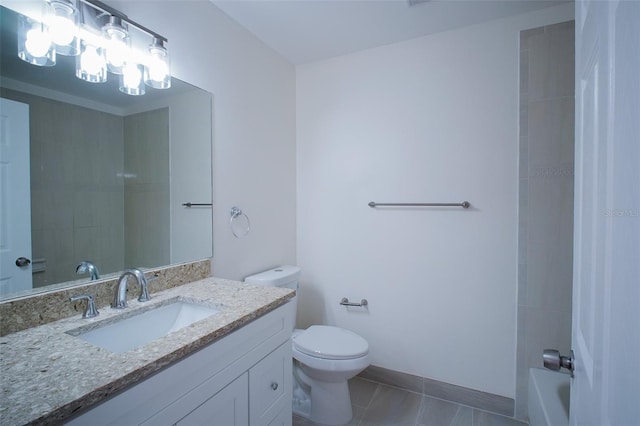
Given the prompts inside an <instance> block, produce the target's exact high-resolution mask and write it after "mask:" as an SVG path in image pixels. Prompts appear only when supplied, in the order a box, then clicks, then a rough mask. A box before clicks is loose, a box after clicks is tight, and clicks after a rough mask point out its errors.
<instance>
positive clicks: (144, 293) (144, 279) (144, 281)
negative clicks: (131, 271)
mask: <svg viewBox="0 0 640 426" xmlns="http://www.w3.org/2000/svg"><path fill="white" fill-rule="evenodd" d="M156 279H158V276H157V275H155V274H154V275H153V276H150V277H148V276H147V275H145V274H144V272H142V273H141V276H140V296H139V297H138V302H148V301H149V300H151V296H149V286H148V284H149V282H150V281H154V280H156Z"/></svg>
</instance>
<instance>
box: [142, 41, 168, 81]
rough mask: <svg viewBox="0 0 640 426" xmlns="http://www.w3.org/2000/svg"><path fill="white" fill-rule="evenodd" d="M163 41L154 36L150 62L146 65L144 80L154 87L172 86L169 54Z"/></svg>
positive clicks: (150, 49)
mask: <svg viewBox="0 0 640 426" xmlns="http://www.w3.org/2000/svg"><path fill="white" fill-rule="evenodd" d="M163 43H164V42H163V40H161V39H159V38H155V37H154V39H153V43H152V44H151V45H150V46H149V58H148V62H147V64H146V66H145V67H144V82H145V83H146V84H147V85H148V86H150V87H153V88H154V89H168V88H170V87H171V70H170V68H169V67H170V64H169V56H168V54H167V49H166V48H165V47H164V45H163Z"/></svg>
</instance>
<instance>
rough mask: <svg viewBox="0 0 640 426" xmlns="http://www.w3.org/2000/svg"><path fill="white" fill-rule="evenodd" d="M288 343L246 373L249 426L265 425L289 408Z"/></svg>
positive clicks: (289, 347)
mask: <svg viewBox="0 0 640 426" xmlns="http://www.w3.org/2000/svg"><path fill="white" fill-rule="evenodd" d="M291 363H292V355H291V340H290V339H289V340H287V342H285V343H284V344H282V345H281V346H280V347H278V348H277V349H276V350H274V351H273V352H271V353H270V354H269V355H267V356H266V357H265V358H264V359H263V360H262V361H261V362H260V363H259V364H257V365H255V366H254V367H252V368H251V369H250V370H249V401H250V409H249V419H250V421H251V425H252V426H257V425H267V424H269V423H270V422H271V420H272V419H273V418H274V417H275V416H276V415H278V413H279V412H280V411H281V409H282V404H281V402H283V401H286V403H287V404H288V405H289V406H290V405H291V392H292V390H291V386H292V383H291V382H292V372H291Z"/></svg>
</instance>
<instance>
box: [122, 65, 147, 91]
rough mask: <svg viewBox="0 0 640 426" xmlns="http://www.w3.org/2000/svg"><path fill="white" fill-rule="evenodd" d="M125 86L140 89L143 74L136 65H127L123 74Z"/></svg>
mask: <svg viewBox="0 0 640 426" xmlns="http://www.w3.org/2000/svg"><path fill="white" fill-rule="evenodd" d="M122 77H123V82H124V85H125V86H127V87H138V86H139V85H140V79H141V78H142V73H141V72H140V69H139V68H138V66H137V65H136V64H127V65H125V67H124V72H123V73H122Z"/></svg>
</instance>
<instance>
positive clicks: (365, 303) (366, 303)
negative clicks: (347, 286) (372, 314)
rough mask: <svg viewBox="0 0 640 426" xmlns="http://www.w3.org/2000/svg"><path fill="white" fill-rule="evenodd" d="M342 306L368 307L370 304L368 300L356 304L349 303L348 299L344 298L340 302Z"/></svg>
mask: <svg viewBox="0 0 640 426" xmlns="http://www.w3.org/2000/svg"><path fill="white" fill-rule="evenodd" d="M340 304H341V305H342V306H367V305H368V304H369V302H367V299H362V300H361V301H360V303H354V302H349V299H347V298H346V297H343V298H342V300H341V301H340Z"/></svg>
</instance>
